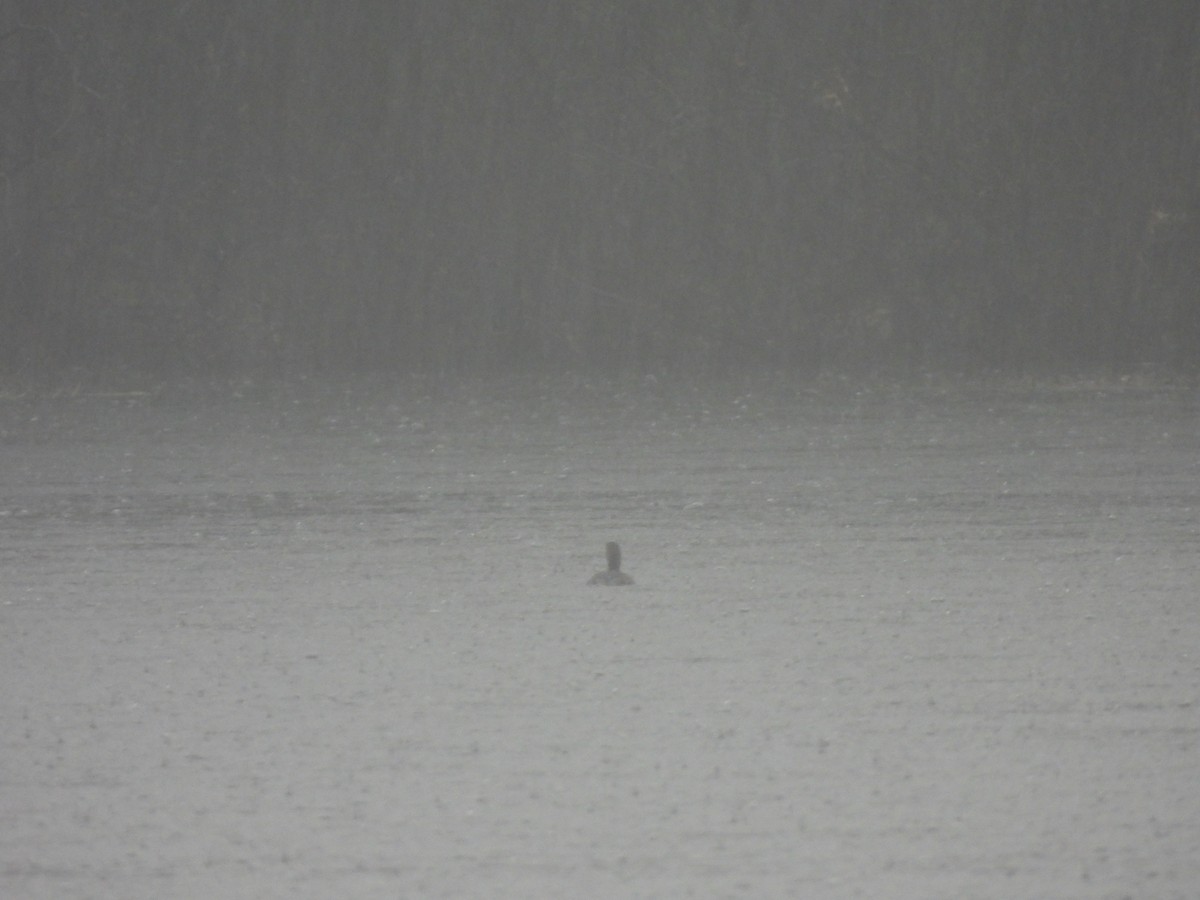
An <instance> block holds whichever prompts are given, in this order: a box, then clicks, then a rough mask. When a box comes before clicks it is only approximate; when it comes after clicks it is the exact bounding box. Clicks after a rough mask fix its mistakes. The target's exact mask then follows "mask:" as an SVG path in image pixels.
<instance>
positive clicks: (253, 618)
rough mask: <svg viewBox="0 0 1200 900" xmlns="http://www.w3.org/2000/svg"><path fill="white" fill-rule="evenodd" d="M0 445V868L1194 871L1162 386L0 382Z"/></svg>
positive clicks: (1192, 732)
mask: <svg viewBox="0 0 1200 900" xmlns="http://www.w3.org/2000/svg"><path fill="white" fill-rule="evenodd" d="M0 464H2V468H0V567H2V571H3V573H4V585H3V589H2V590H3V594H2V595H0V604H2V605H0V624H2V626H3V633H2V636H0V676H2V677H3V679H4V683H5V685H6V690H5V691H4V692H3V693H4V696H3V699H2V700H0V712H2V713H3V720H4V722H5V723H6V724H5V730H4V736H3V739H2V741H3V745H2V748H0V749H2V751H3V762H0V773H2V778H3V786H2V787H0V792H2V793H3V795H4V799H5V803H4V804H3V807H4V809H6V810H7V812H0V892H3V893H4V894H6V895H9V896H21V897H55V898H63V897H97V896H113V897H142V896H145V897H171V896H179V897H184V896H188V897H191V896H216V895H221V896H255V897H271V896H279V897H285V896H286V897H297V896H313V897H319V896H320V897H323V896H328V895H330V894H331V893H342V894H346V895H349V896H355V897H360V896H361V897H370V896H379V897H392V896H491V897H499V896H514V897H516V896H522V897H523V896H598V897H599V896H631V897H635V896H687V895H689V894H691V895H695V896H785V895H792V896H821V897H857V896H861V897H908V896H921V897H941V896H945V897H963V896H971V897H987V896H996V897H1010V896H1122V895H1123V894H1129V895H1130V896H1139V897H1141V896H1160V897H1168V896H1187V894H1188V891H1190V890H1192V888H1193V887H1194V885H1195V884H1196V883H1197V881H1198V880H1200V864H1198V863H1197V860H1200V788H1198V787H1197V785H1200V752H1197V751H1198V749H1200V748H1198V747H1197V734H1198V732H1200V718H1198V717H1197V707H1196V703H1197V700H1198V697H1197V694H1198V692H1200V661H1198V658H1197V654H1196V650H1195V648H1196V647H1197V646H1200V604H1198V603H1197V594H1196V588H1197V585H1200V553H1198V552H1197V551H1198V550H1200V401H1198V397H1197V395H1196V393H1195V391H1193V390H1191V389H1188V388H1182V387H1172V388H1166V387H1159V388H1138V389H1135V388H1132V387H1127V386H1126V387H1115V388H1113V387H1109V388H1100V387H1096V386H1075V387H1072V388H1069V389H1067V388H1061V387H1058V388H1044V387H1043V388H1028V387H1025V388H1015V387H1011V386H1010V387H1004V388H997V387H991V388H980V387H960V388H955V389H933V388H930V387H926V388H922V389H919V390H901V389H899V388H887V389H884V388H875V389H870V390H866V389H852V388H849V387H839V386H833V387H828V386H826V387H821V388H818V389H808V388H798V387H795V386H787V385H778V384H770V383H766V382H761V383H757V384H754V385H749V386H742V387H740V388H738V389H733V388H722V389H707V388H700V387H693V388H688V389H682V388H666V387H664V386H662V385H660V384H657V383H654V382H641V383H630V384H625V385H622V386H620V387H619V388H615V389H609V388H602V387H599V386H589V385H587V384H567V385H554V386H547V385H529V384H515V383H494V384H488V385H482V384H474V385H457V386H453V387H449V388H439V387H437V386H435V385H431V384H427V383H404V384H395V385H380V384H375V385H370V384H366V383H357V384H344V385H339V386H329V385H302V386H298V387H297V386H291V387H278V386H266V387H260V386H254V385H246V386H241V387H239V388H237V389H222V390H216V389H212V390H209V389H206V390H203V391H200V390H185V389H184V388H182V387H174V388H168V389H165V390H163V391H161V392H159V393H157V394H154V395H137V396H115V397H113V396H110V397H98V396H83V395H81V396H75V397H58V398H54V397H41V398H37V397H11V396H10V397H9V398H8V399H7V400H4V401H0ZM611 539H618V540H620V541H621V543H622V546H623V549H624V557H625V560H624V561H625V568H626V569H627V570H628V571H630V572H631V574H633V575H634V577H635V578H636V579H637V584H636V585H635V586H634V587H632V588H621V589H600V588H588V587H585V586H584V583H585V582H586V580H587V578H588V577H589V576H590V575H591V574H592V572H593V571H595V570H596V569H598V568H602V567H603V547H604V542H605V541H606V540H611Z"/></svg>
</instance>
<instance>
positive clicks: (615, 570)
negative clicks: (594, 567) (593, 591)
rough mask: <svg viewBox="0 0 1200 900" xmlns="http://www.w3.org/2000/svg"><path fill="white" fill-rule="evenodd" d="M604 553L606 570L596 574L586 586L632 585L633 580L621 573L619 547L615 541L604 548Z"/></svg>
mask: <svg viewBox="0 0 1200 900" xmlns="http://www.w3.org/2000/svg"><path fill="white" fill-rule="evenodd" d="M604 552H605V554H606V555H607V556H608V570H607V571H605V572H597V573H596V574H595V575H593V576H592V577H591V580H590V581H588V584H607V585H622V584H633V579H632V578H630V577H629V576H628V575H626V574H625V573H624V572H622V571H621V545H620V544H618V543H617V542H616V541H609V542H608V544H607V545H605V547H604Z"/></svg>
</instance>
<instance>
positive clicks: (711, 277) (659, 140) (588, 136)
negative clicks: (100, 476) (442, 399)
mask: <svg viewBox="0 0 1200 900" xmlns="http://www.w3.org/2000/svg"><path fill="white" fill-rule="evenodd" d="M1198 143H1200V5H1197V4H1194V3H1189V2H1106V0H1098V2H1056V3H1046V2H1031V0H988V2H921V3H917V2H886V0H857V2H852V3H848V2H845V0H812V2H802V3H798V2H783V0H778V2H773V0H657V2H653V3H633V2H624V0H590V2H573V0H489V2H480V0H428V2H408V3H395V2H390V0H358V2H349V0H342V2H330V0H286V2H285V0H256V2H253V3H243V2H237V0H113V2H105V3H96V2H92V0H0V291H2V292H3V296H2V307H0V351H2V352H3V367H4V368H5V369H8V370H14V371H30V370H47V369H51V370H52V369H54V368H55V367H60V366H82V367H85V368H94V369H105V368H109V367H115V366H125V367H130V368H133V369H136V370H141V371H146V372H161V373H169V372H172V371H176V372H182V371H206V370H209V371H211V370H241V369H247V368H254V367H258V366H279V367H286V368H294V369H300V370H311V371H324V370H331V369H344V368H371V369H395V370H403V371H410V370H412V371H434V372H457V371H464V370H474V371H495V370H503V369H513V368H516V369H541V370H548V371H556V370H563V369H567V368H569V367H571V368H576V367H577V368H581V369H586V368H591V367H602V368H608V369H620V370H641V369H656V368H660V367H667V368H670V367H679V368H693V367H694V368H695V369H697V370H700V371H708V372H718V373H719V372H721V371H725V370H727V369H730V368H737V367H752V366H754V367H771V368H778V369H794V370H797V371H805V372H813V371H820V370H831V369H837V370H842V369H852V368H857V367H862V366H884V367H887V368H889V369H895V370H897V371H925V370H937V369H942V370H951V371H972V370H975V371H987V370H1026V371H1028V370H1044V369H1058V370H1062V369H1080V368H1097V367H1100V368H1106V369H1108V370H1111V371H1125V370H1128V369H1130V368H1134V367H1138V366H1143V365H1153V366H1158V367H1161V368H1165V369H1175V370H1180V369H1190V368H1193V367H1195V366H1196V364H1197V360H1198V358H1200V351H1198V348H1200V303H1198V298H1197V293H1198V291H1200V183H1198V179H1200V153H1198V152H1197V148H1198Z"/></svg>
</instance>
